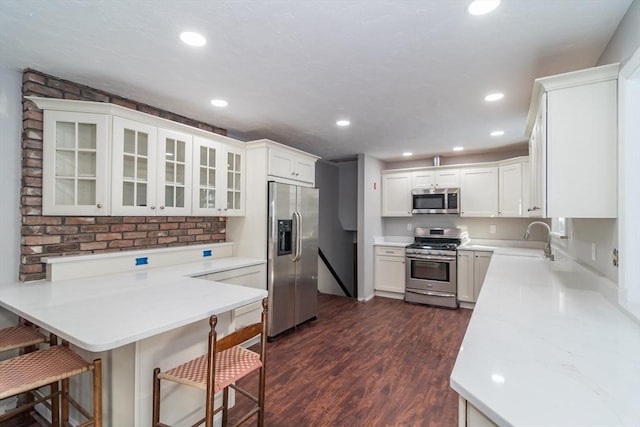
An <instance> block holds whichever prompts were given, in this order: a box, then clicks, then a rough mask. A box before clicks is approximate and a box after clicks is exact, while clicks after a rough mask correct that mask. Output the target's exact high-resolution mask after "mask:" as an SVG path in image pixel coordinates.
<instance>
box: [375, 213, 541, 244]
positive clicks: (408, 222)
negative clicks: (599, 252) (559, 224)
mask: <svg viewBox="0 0 640 427" xmlns="http://www.w3.org/2000/svg"><path fill="white" fill-rule="evenodd" d="M536 220H537V219H533V218H465V217H460V216H457V215H413V216H411V217H407V218H383V220H382V224H383V235H385V236H403V237H413V233H414V229H415V228H416V227H426V228H430V227H444V228H459V227H466V229H467V231H468V232H469V237H470V238H471V239H490V240H496V239H499V240H522V239H523V236H524V232H525V231H526V229H527V226H528V225H529V223H530V222H532V221H536ZM543 221H546V222H548V223H549V225H551V224H550V222H551V221H550V220H543ZM492 225H493V226H495V230H496V232H495V233H491V226H492ZM546 239H547V234H546V232H545V231H544V229H543V228H542V227H535V228H532V230H531V236H530V240H531V241H538V240H539V241H546Z"/></svg>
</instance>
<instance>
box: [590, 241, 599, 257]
mask: <svg viewBox="0 0 640 427" xmlns="http://www.w3.org/2000/svg"><path fill="white" fill-rule="evenodd" d="M597 249H598V248H597V246H596V244H595V243H592V244H591V260H592V261H595V260H596V254H597Z"/></svg>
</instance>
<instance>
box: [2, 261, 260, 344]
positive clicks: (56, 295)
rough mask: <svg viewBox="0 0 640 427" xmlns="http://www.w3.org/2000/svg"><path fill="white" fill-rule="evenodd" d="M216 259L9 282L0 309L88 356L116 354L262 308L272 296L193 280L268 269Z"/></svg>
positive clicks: (252, 290) (247, 289)
mask: <svg viewBox="0 0 640 427" xmlns="http://www.w3.org/2000/svg"><path fill="white" fill-rule="evenodd" d="M264 263H265V261H264V260H258V259H250V258H236V257H228V258H219V259H212V260H208V261H199V262H193V263H188V264H181V265H173V266H168V267H158V268H151V269H147V270H144V271H131V272H124V273H115V274H106V275H100V276H94V277H88V278H80V279H71V280H59V281H55V282H49V281H39V282H27V283H20V282H16V283H8V284H3V285H1V286H0V306H2V307H4V308H6V309H8V310H10V311H12V312H14V313H16V314H18V315H20V316H22V317H24V318H26V319H27V320H30V321H32V322H34V323H35V324H37V325H40V326H42V327H43V328H45V329H47V330H48V331H50V332H53V333H55V334H57V335H58V336H59V337H61V338H63V339H65V340H67V341H69V342H70V343H72V344H74V345H77V346H78V347H80V348H83V349H85V350H88V351H91V352H100V351H105V350H111V349H114V348H117V347H120V346H122V345H126V344H130V343H132V342H135V341H139V340H141V339H144V338H148V337H150V336H153V335H156V334H159V333H161V332H166V331H168V330H171V329H174V328H177V327H180V326H184V325H187V324H189V323H192V322H195V321H198V320H201V319H205V318H207V317H209V316H211V315H213V314H220V313H224V312H227V311H230V310H233V309H235V308H238V307H241V306H243V305H247V304H250V303H253V302H256V301H260V300H261V299H262V298H265V297H266V296H267V291H266V290H263V289H256V288H250V287H244V286H236V285H229V284H225V283H220V282H213V281H208V280H204V279H198V278H195V277H196V276H201V275H206V274H210V273H215V272H220V271H225V270H229V269H235V268H243V267H250V266H254V265H260V264H264Z"/></svg>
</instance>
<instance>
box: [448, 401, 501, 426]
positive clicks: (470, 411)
mask: <svg viewBox="0 0 640 427" xmlns="http://www.w3.org/2000/svg"><path fill="white" fill-rule="evenodd" d="M458 427H498V425H497V424H496V423H494V422H493V421H491V420H490V419H489V418H488V417H487V416H486V415H485V414H483V413H482V412H480V410H479V409H478V408H476V407H475V406H473V405H472V404H471V403H469V402H468V401H467V400H465V399H464V398H463V397H462V396H458Z"/></svg>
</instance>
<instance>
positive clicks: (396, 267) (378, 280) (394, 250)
mask: <svg viewBox="0 0 640 427" xmlns="http://www.w3.org/2000/svg"><path fill="white" fill-rule="evenodd" d="M404 276H405V264H404V248H399V247H396V246H376V247H375V261H374V279H373V288H374V289H375V291H376V295H379V296H385V297H390V298H398V299H403V298H404Z"/></svg>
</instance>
